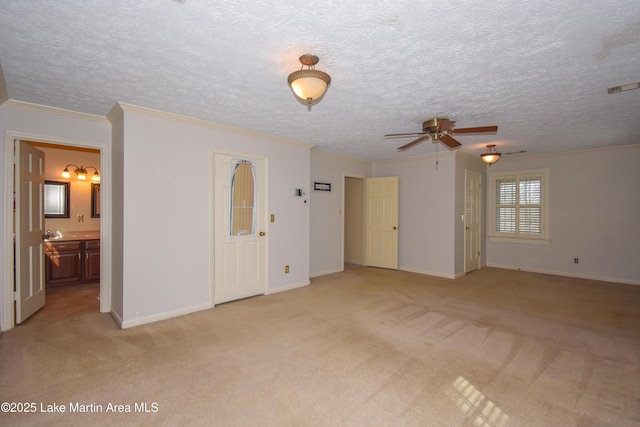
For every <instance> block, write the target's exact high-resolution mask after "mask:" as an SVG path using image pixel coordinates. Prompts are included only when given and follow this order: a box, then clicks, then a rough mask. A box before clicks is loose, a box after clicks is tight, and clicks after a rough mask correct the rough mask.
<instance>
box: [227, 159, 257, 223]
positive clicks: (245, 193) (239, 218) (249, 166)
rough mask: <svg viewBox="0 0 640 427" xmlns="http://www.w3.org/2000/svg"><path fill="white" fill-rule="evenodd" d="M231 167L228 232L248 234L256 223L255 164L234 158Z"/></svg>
mask: <svg viewBox="0 0 640 427" xmlns="http://www.w3.org/2000/svg"><path fill="white" fill-rule="evenodd" d="M232 167H233V172H232V173H233V175H232V176H231V194H230V196H231V203H230V206H231V212H230V220H231V221H230V222H231V227H230V230H229V232H230V234H231V236H248V235H249V236H250V235H253V234H254V230H255V224H256V210H255V209H254V207H255V206H254V204H255V203H254V201H255V197H256V195H255V188H256V185H255V184H256V178H255V174H254V170H255V165H254V164H253V162H250V161H248V160H234V161H233V162H232Z"/></svg>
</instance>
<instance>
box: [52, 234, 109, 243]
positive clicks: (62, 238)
mask: <svg viewBox="0 0 640 427" xmlns="http://www.w3.org/2000/svg"><path fill="white" fill-rule="evenodd" d="M99 238H100V231H70V232H68V233H60V232H52V233H51V237H50V238H48V239H45V241H47V242H51V241H65V240H93V239H99Z"/></svg>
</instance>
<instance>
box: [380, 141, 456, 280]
mask: <svg viewBox="0 0 640 427" xmlns="http://www.w3.org/2000/svg"><path fill="white" fill-rule="evenodd" d="M455 154H456V153H455V152H444V153H439V154H438V156H437V159H438V167H437V169H436V156H435V155H427V156H418V157H411V158H407V159H403V160H393V161H388V162H380V163H375V164H374V168H373V169H374V170H373V172H374V176H376V177H381V176H398V181H399V183H398V184H399V207H398V215H399V234H398V258H399V265H398V267H399V269H400V270H406V271H413V272H416V273H422V274H430V275H434V276H441V277H449V278H453V277H455V273H456V271H455V258H456V257H455V250H456V246H455V238H454V232H455V225H456V212H455V206H456V205H455V197H456V174H455V166H456V155H455ZM463 185H464V183H463Z"/></svg>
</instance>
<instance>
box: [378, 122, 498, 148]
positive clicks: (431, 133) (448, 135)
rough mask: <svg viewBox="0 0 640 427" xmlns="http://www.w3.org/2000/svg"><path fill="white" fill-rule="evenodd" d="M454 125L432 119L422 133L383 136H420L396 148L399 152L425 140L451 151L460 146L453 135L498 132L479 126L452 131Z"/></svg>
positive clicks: (423, 124)
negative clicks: (440, 143) (437, 143)
mask: <svg viewBox="0 0 640 427" xmlns="http://www.w3.org/2000/svg"><path fill="white" fill-rule="evenodd" d="M455 124H456V122H455V121H454V120H449V119H446V118H442V117H436V118H433V119H429V120H427V121H426V122H424V123H422V130H423V132H414V133H390V134H387V135H385V136H384V137H385V138H403V137H408V136H416V135H421V136H420V137H419V138H418V139H416V140H414V141H411V142H410V143H408V144H405V145H403V146H401V147H398V150H399V151H402V150H408V149H409V148H411V147H414V146H416V145H418V144H420V143H421V142H422V141H424V140H427V139H429V138H431V139H433V141H434V142H435V141H440V142H442V143H443V144H444V145H446V146H447V147H448V148H449V149H451V150H453V149H454V148H458V147H459V146H461V145H462V144H460V143H459V142H458V141H457V140H456V139H455V138H454V137H453V136H452V135H455V134H465V133H492V132H497V131H498V126H480V127H474V128H460V129H454V128H453V126H454V125H455Z"/></svg>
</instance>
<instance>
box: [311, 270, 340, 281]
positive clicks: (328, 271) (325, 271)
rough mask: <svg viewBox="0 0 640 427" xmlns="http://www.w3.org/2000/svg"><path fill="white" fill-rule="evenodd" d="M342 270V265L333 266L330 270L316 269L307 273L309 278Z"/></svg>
mask: <svg viewBox="0 0 640 427" xmlns="http://www.w3.org/2000/svg"><path fill="white" fill-rule="evenodd" d="M342 271H344V267H343V268H333V269H331V270H324V271H318V272H315V273H311V274H310V275H309V278H310V279H313V278H314V277H320V276H326V275H327V274H333V273H340V272H342Z"/></svg>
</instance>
